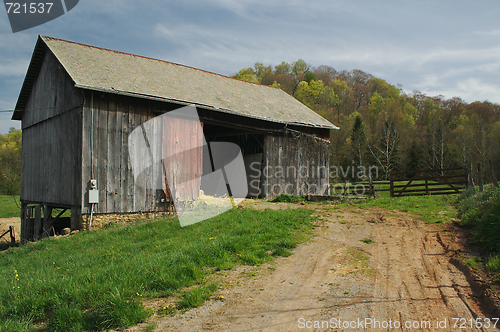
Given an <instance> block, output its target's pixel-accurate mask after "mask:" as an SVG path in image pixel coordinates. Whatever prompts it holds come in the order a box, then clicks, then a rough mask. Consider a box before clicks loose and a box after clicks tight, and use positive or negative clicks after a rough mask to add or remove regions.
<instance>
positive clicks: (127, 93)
mask: <svg viewBox="0 0 500 332" xmlns="http://www.w3.org/2000/svg"><path fill="white" fill-rule="evenodd" d="M75 88H79V89H83V90H88V91H97V92H105V93H112V94H117V95H122V96H128V97H134V98H142V99H149V100H154V101H160V102H170V103H174V104H178V105H184V106H188V105H193V106H195V107H201V108H204V109H207V110H212V111H217V112H222V113H228V114H232V115H236V116H241V117H247V118H251V119H257V120H262V121H269V122H275V123H280V124H283V125H295V126H301V127H309V128H317V129H330V130H334V129H339V127H337V126H335V125H333V124H332V125H331V126H327V125H315V124H311V123H302V122H292V121H280V120H275V119H270V118H266V117H261V116H256V115H250V114H241V113H239V112H235V111H232V110H230V109H225V108H217V107H214V106H211V105H205V104H198V103H193V102H189V101H185V100H177V99H171V98H164V97H158V96H153V95H147V94H141V93H134V92H130V91H122V90H117V89H114V88H111V89H110V88H102V87H93V86H86V85H82V84H78V83H77V84H75Z"/></svg>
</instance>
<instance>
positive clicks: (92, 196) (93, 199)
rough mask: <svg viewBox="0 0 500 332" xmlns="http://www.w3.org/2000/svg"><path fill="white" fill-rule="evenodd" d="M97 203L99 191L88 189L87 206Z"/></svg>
mask: <svg viewBox="0 0 500 332" xmlns="http://www.w3.org/2000/svg"><path fill="white" fill-rule="evenodd" d="M97 203H99V190H97V189H90V190H89V204H97Z"/></svg>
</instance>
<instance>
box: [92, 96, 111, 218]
mask: <svg viewBox="0 0 500 332" xmlns="http://www.w3.org/2000/svg"><path fill="white" fill-rule="evenodd" d="M94 98H95V97H94ZM98 105H99V106H98V107H99V112H98V118H97V127H98V128H97V132H98V136H97V172H96V177H97V189H99V204H97V211H98V212H99V213H106V212H108V210H107V208H106V205H107V195H108V177H107V167H108V97H107V96H106V95H102V96H99V100H98Z"/></svg>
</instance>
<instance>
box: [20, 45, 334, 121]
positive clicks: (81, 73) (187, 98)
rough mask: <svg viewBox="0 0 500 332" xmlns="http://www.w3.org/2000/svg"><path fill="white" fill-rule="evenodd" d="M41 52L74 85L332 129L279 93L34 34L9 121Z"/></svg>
mask: <svg viewBox="0 0 500 332" xmlns="http://www.w3.org/2000/svg"><path fill="white" fill-rule="evenodd" d="M46 49H49V50H50V51H51V52H52V53H53V54H54V55H55V57H56V58H57V59H58V61H59V62H60V63H61V65H62V66H63V67H64V69H65V70H66V72H67V73H68V75H69V76H70V77H71V79H72V80H73V82H74V83H75V87H77V88H81V89H87V90H95V91H103V92H109V93H116V94H125V95H133V96H136V97H139V98H149V99H160V100H165V101H170V102H174V103H179V104H194V105H196V106H199V107H204V108H208V109H214V110H216V111H220V112H226V113H232V114H237V115H241V116H246V117H252V118H257V119H263V120H267V121H272V122H279V123H286V124H294V125H301V126H307V127H318V128H327V129H337V127H336V126H335V125H333V124H332V123H330V122H329V121H327V120H326V119H324V118H323V117H321V116H320V115H318V114H317V113H316V112H314V111H313V110H311V109H310V108H308V107H306V106H305V105H303V104H302V103H300V102H299V101H297V100H296V99H295V98H293V97H292V96H290V95H288V94H287V93H286V92H284V91H282V90H281V89H277V88H274V87H269V86H265V85H260V84H254V83H249V82H245V81H240V80H237V79H233V78H230V77H227V76H223V75H218V74H214V73H210V72H207V71H203V70H200V69H195V68H192V67H187V66H183V65H179V64H175V63H171V62H167V61H162V60H156V59H151V58H146V57H142V56H136V55H132V54H127V53H121V52H116V51H112V50H107V49H103V48H99V47H93V46H88V45H83V44H78V43H74V42H69V41H65V40H61V39H56V38H51V37H46V36H39V38H38V41H37V45H36V47H35V50H34V52H33V56H32V59H31V63H30V66H29V68H28V72H27V74H26V78H25V81H24V84H23V87H22V89H21V93H20V95H19V99H18V102H17V105H16V111H15V112H14V114H13V116H12V119H13V120H21V118H22V113H23V110H24V109H25V107H26V103H27V102H28V98H29V94H30V91H31V88H32V85H33V83H34V81H35V79H36V76H37V74H38V71H39V70H40V67H41V63H42V61H43V57H44V54H45V51H46Z"/></svg>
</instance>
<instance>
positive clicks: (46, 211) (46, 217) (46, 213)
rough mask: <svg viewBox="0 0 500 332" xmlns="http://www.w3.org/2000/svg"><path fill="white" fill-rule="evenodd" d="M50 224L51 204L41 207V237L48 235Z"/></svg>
mask: <svg viewBox="0 0 500 332" xmlns="http://www.w3.org/2000/svg"><path fill="white" fill-rule="evenodd" d="M51 226H52V206H49V205H45V206H44V207H43V230H42V238H44V237H48V236H50V227H51Z"/></svg>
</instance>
